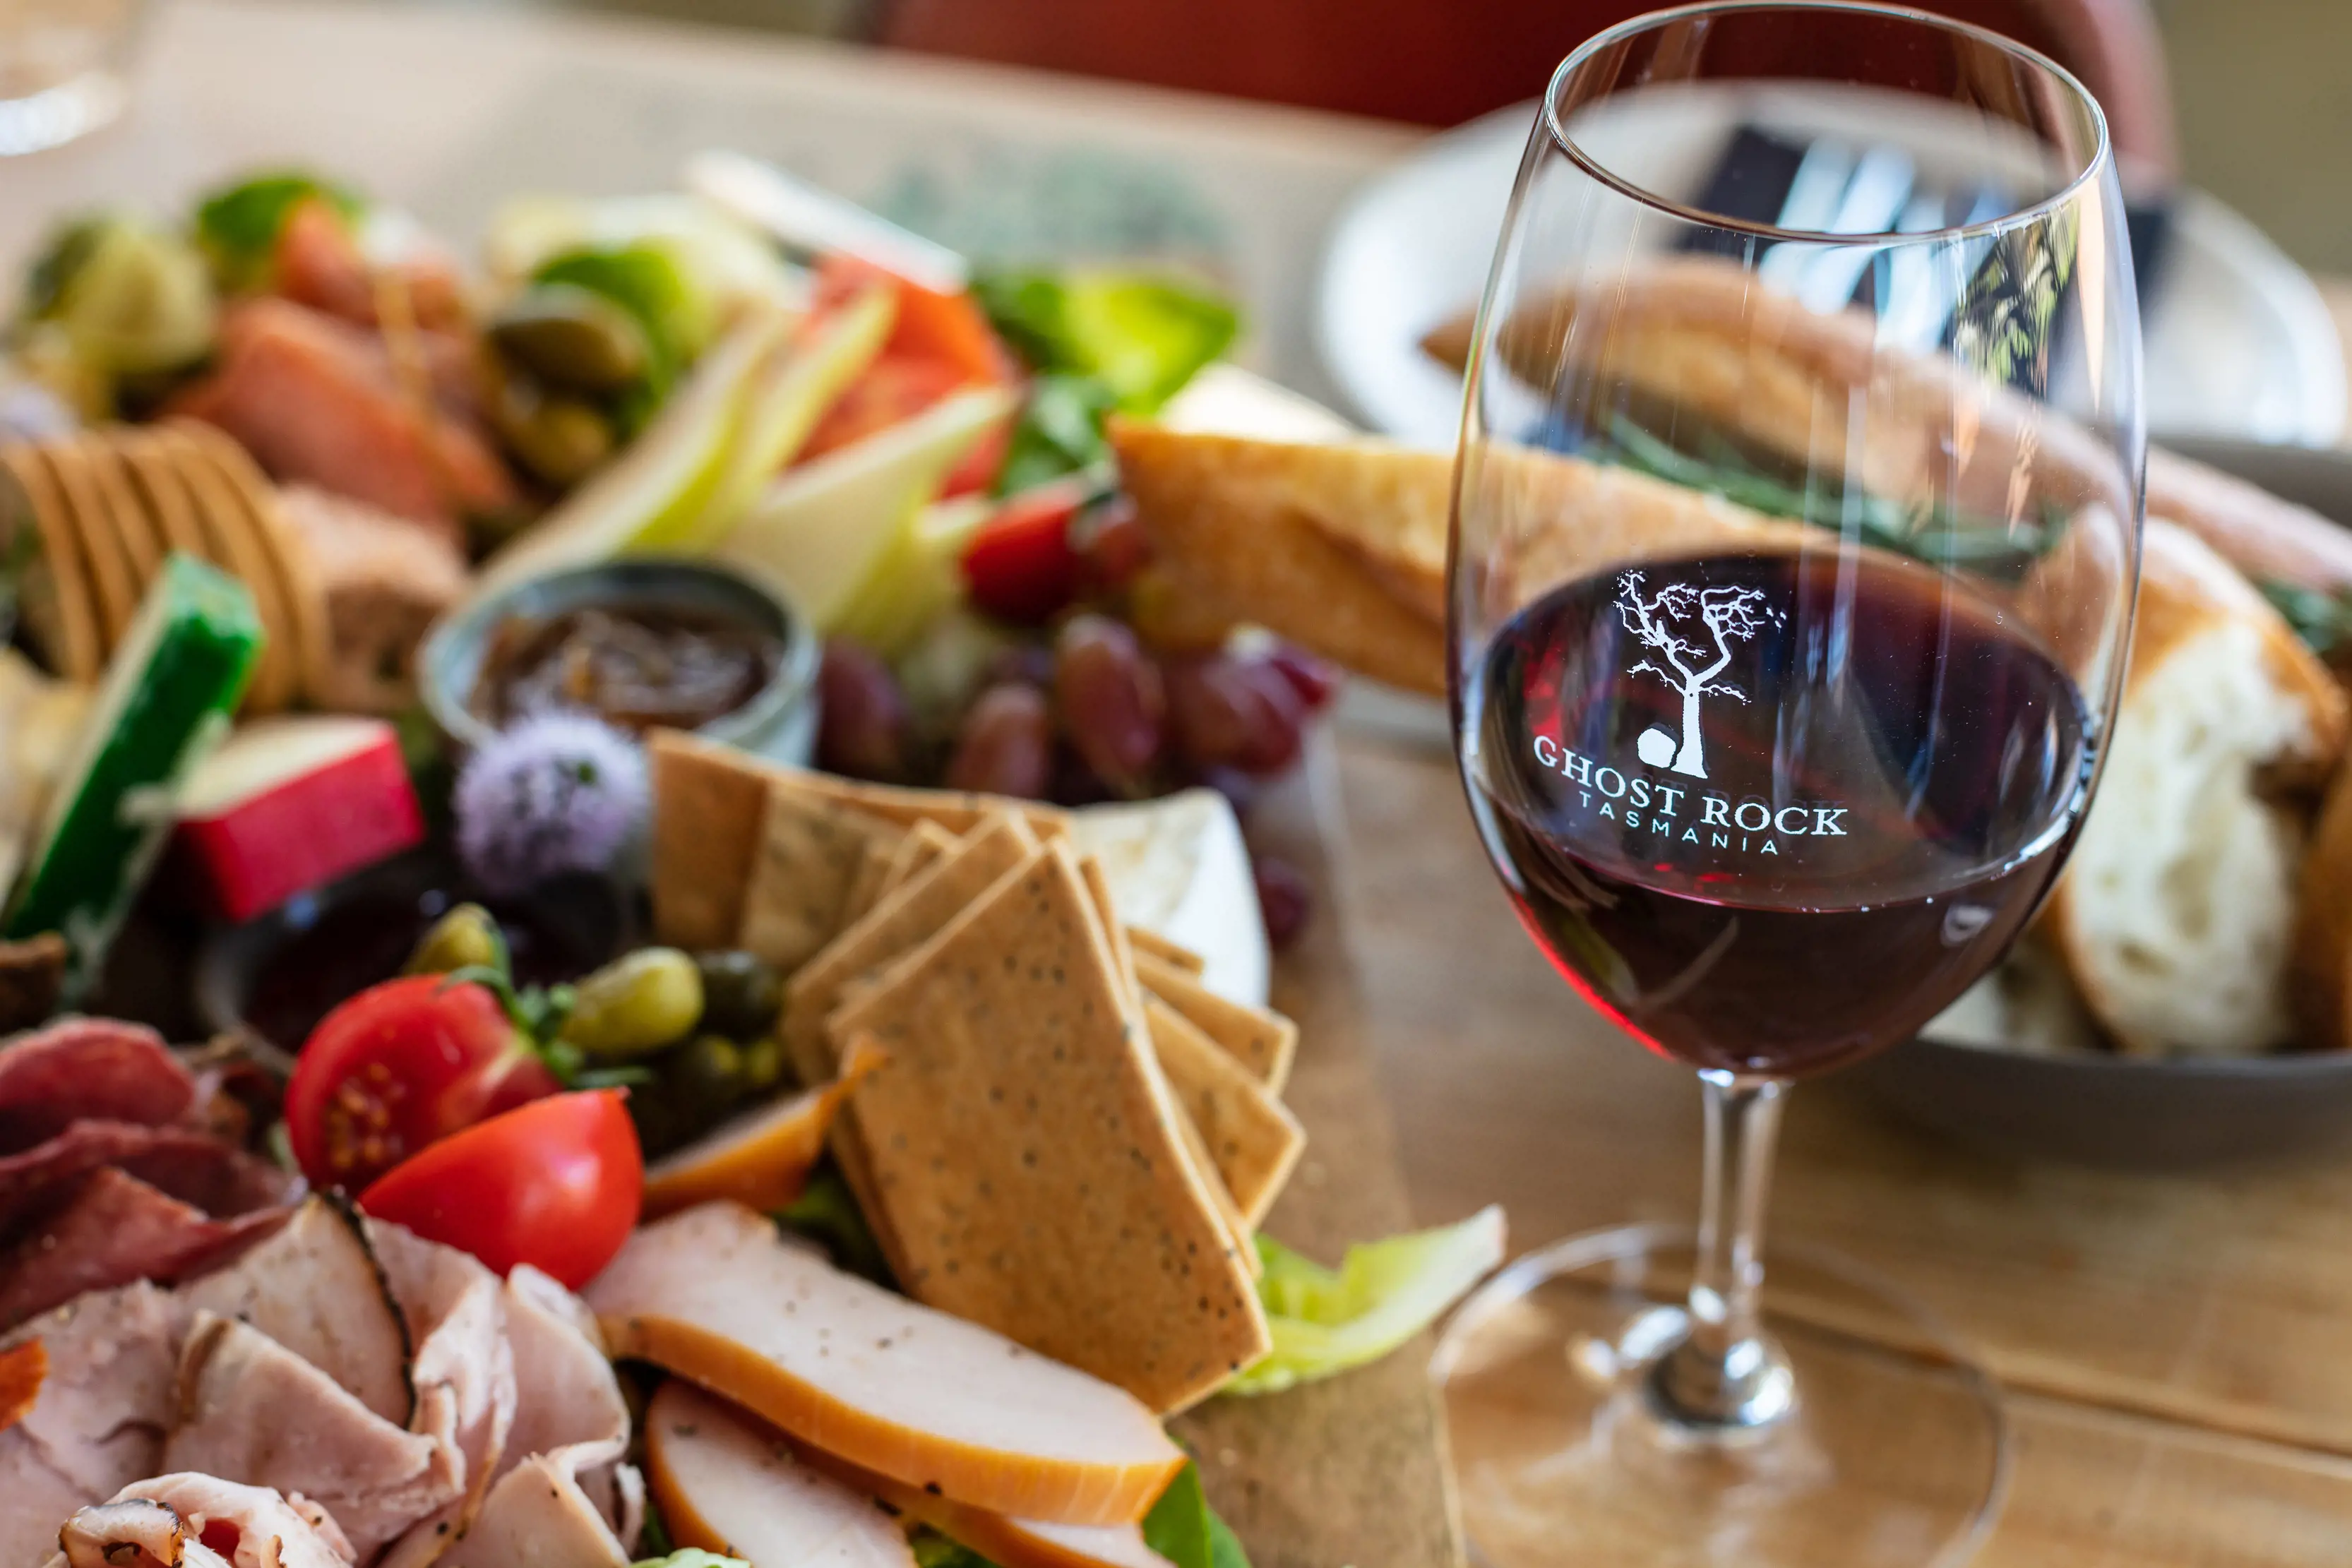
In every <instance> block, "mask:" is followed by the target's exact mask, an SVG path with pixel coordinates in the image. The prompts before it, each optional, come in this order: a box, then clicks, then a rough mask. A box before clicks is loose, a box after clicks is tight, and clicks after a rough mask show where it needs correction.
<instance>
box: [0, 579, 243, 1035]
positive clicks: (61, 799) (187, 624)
mask: <svg viewBox="0 0 2352 1568" xmlns="http://www.w3.org/2000/svg"><path fill="white" fill-rule="evenodd" d="M261 640H262V632H261V618H260V616H259V614H258V613H257V612H256V611H255V609H254V604H253V596H252V595H251V594H250V593H248V592H247V591H246V588H245V585H244V584H243V583H240V582H238V581H237V580H236V579H235V578H232V577H229V576H227V575H226V574H224V573H222V572H220V571H217V570H214V569H213V568H211V567H209V566H206V565H205V564H204V563H203V562H202V561H199V560H196V559H194V558H193V557H190V556H185V555H174V556H173V557H172V558H171V559H168V560H167V561H165V562H164V565H163V570H162V571H160V572H158V573H157V574H156V577H155V580H154V581H153V582H152V584H150V585H149V587H148V590H147V597H146V598H145V599H144V600H143V601H142V602H141V604H140V606H139V613H138V615H137V617H136V618H135V619H134V620H133V621H132V622H131V627H130V630H129V632H127V633H126V634H125V635H124V637H123V639H122V643H121V646H119V647H118V648H116V650H115V652H114V657H113V659H112V660H111V661H110V663H109V664H108V665H107V669H106V677H105V679H104V681H103V682H102V683H101V684H100V686H99V689H98V693H97V695H96V696H95V698H94V699H93V700H92V701H91V704H90V709H89V717H88V718H87V719H85V720H84V721H83V727H82V730H81V733H80V735H79V737H77V738H76V740H75V742H74V747H73V749H72V750H71V751H70V752H69V753H68V756H67V758H66V759H65V762H64V764H63V766H62V767H61V768H59V769H58V780H57V785H56V788H55V790H54V791H53V792H52V794H51V795H50V797H49V800H48V803H47V807H46V808H45V810H43V812H42V815H41V819H40V823H39V826H38V828H37V830H36V831H35V834H34V838H33V851H32V854H31V855H30V857H29V858H28V859H27V861H26V873H25V875H24V878H23V881H22V882H21V883H19V885H18V887H17V889H16V896H15V899H14V901H13V902H12V903H11V904H9V905H8V909H7V914H6V916H5V919H0V937H7V938H11V939H21V938H23V937H26V936H34V935H37V933H40V932H43V931H56V932H59V933H61V934H62V935H63V936H65V938H66V941H67V942H68V945H69V946H71V948H72V950H73V956H72V962H71V967H70V968H69V970H68V977H67V988H68V996H69V997H78V996H79V995H80V994H81V993H82V992H83V991H85V990H87V989H88V988H89V985H90V983H91V982H92V981H93V980H95V979H96V978H97V977H98V972H99V968H100V965H101V964H102V962H103V961H104V959H105V956H106V949H107V945H108V944H109V943H110V942H111V941H112V940H113V938H114V933H115V930H116V929H117V927H119V926H120V925H121V924H122V917H123V915H124V914H125V913H126V912H127V911H128V910H129V908H130V907H131V900H132V899H133V898H134V897H136V896H137V894H138V892H139V888H140V884H141V883H142V882H143V881H144V880H145V879H146V876H147V873H148V871H149V870H150V869H151V868H152V866H153V864H154V862H155V856H156V854H157V852H159V851H160V850H161V849H162V848H163V840H164V837H165V835H166V834H167V833H169V832H170V831H171V828H172V797H173V791H174V790H175V789H177V787H178V785H179V782H180V780H181V779H183V778H184V776H185V775H186V773H187V771H188V769H189V768H193V767H194V765H195V764H196V763H197V762H198V761H199V760H200V759H201V758H203V757H204V755H205V753H206V752H208V751H210V750H211V749H212V748H213V747H215V746H217V745H218V744H220V741H221V738H222V737H224V736H226V734H227V733H228V727H229V716H230V714H232V713H233V712H235V711H236V705H237V702H238V700H239V699H240V698H242V697H243V696H244V695H245V685H246V682H247V679H248V678H249V677H250V676H251V675H252V674H253V667H254V664H255V662H256V660H257V658H258V657H259V654H260V652H261Z"/></svg>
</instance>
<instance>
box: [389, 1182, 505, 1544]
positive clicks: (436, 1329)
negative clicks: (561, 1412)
mask: <svg viewBox="0 0 2352 1568" xmlns="http://www.w3.org/2000/svg"><path fill="white" fill-rule="evenodd" d="M366 1223H367V1233H368V1238H369V1242H370V1245H371V1246H373V1248H374V1249H375V1254H376V1258H377V1260H378V1261H380V1262H381V1263H382V1264H383V1270H384V1278H385V1280H386V1281H389V1283H390V1284H391V1287H392V1293H393V1299H394V1301H397V1302H398V1303H399V1304H400V1308H401V1311H402V1313H403V1314H404V1317H405V1318H406V1319H407V1322H408V1332H409V1334H410V1337H411V1338H412V1339H413V1340H414V1342H415V1345H416V1359H415V1364H414V1366H413V1367H412V1368H411V1371H410V1376H411V1378H412V1380H413V1381H414V1383H415V1389H416V1411H415V1416H414V1417H413V1418H412V1419H411V1421H410V1423H409V1426H410V1429H411V1430H413V1431H415V1432H417V1433H420V1434H422V1435H424V1436H425V1437H430V1438H431V1439H432V1440H433V1441H434V1442H435V1443H436V1444H439V1445H441V1446H443V1447H445V1448H451V1449H454V1450H455V1451H456V1452H457V1455H458V1456H459V1459H460V1464H461V1467H462V1469H461V1473H462V1475H463V1477H464V1479H465V1485H464V1486H463V1487H462V1488H461V1489H460V1490H459V1491H458V1493H457V1495H456V1496H454V1497H452V1498H450V1499H448V1500H446V1501H445V1502H444V1503H443V1504H442V1505H441V1506H440V1507H438V1508H436V1510H435V1511H433V1512H432V1513H431V1514H429V1515H427V1516H426V1517H425V1518H424V1519H423V1520H420V1521H417V1522H416V1523H415V1525H413V1526H411V1527H410V1529H409V1530H408V1531H406V1532H405V1533H404V1536H403V1537H402V1539H401V1540H400V1541H398V1542H395V1543H394V1546H393V1549H392V1551H391V1552H387V1553H386V1554H385V1557H384V1560H383V1564H382V1568H427V1565H428V1564H430V1563H433V1562H435V1561H436V1559H438V1558H439V1557H440V1556H441V1554H442V1553H443V1552H446V1550H447V1549H448V1546H449V1543H450V1542H453V1541H455V1540H457V1538H458V1537H460V1536H462V1535H464V1534H465V1533H466V1531H467V1529H468V1528H469V1527H470V1526H471V1525H472V1523H473V1521H474V1517H475V1514H476V1513H477V1511H478V1510H479V1509H480V1507H481V1505H482V1500H483V1498H484V1497H485V1495H487V1494H488V1491H489V1490H490V1482H491V1479H492V1478H493V1477H494V1476H496V1475H497V1473H498V1468H499V1460H500V1459H501V1458H504V1457H505V1454H506V1451H507V1437H508V1433H509V1430H510V1429H511V1428H512V1427H513V1425H514V1420H515V1408H516V1382H515V1357H514V1350H513V1347H512V1346H511V1345H510V1344H509V1343H508V1338H507V1320H506V1291H505V1286H504V1284H503V1283H502V1282H501V1281H499V1278H498V1276H497V1275H495V1274H493V1273H491V1272H490V1271H489V1270H488V1269H486V1268H484V1267H483V1266H482V1265H481V1263H480V1262H479V1261H478V1260H475V1259H474V1258H473V1257H471V1256H469V1255H468V1254H467V1253H464V1252H461V1251H459V1250H457V1249H456V1248H454V1247H444V1246H442V1245H441V1244H440V1243H439V1242H436V1241H427V1240H425V1239H423V1238H421V1237H419V1236H416V1235H415V1234H414V1233H412V1232H410V1231H408V1230H405V1229H404V1228H401V1227H399V1226H397V1225H386V1224H383V1223H382V1222H380V1221H374V1220H370V1221H368V1222H366Z"/></svg>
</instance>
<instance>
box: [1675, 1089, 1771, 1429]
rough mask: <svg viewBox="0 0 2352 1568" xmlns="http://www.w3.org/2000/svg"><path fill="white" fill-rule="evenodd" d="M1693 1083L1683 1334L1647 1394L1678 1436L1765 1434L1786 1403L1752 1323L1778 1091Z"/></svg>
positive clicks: (1767, 1343) (1767, 1347) (1766, 1344)
mask: <svg viewBox="0 0 2352 1568" xmlns="http://www.w3.org/2000/svg"><path fill="white" fill-rule="evenodd" d="M1698 1076H1699V1082H1700V1084H1701V1085H1702V1086H1703V1088H1704V1089H1705V1091H1706V1177H1705V1181H1706V1187H1705V1192H1704V1194H1703V1196H1702V1198H1701V1202H1700V1207H1699V1222H1698V1260H1697V1268H1696V1270H1695V1271H1694V1272H1693V1274H1692V1276H1691V1289H1690V1304H1689V1308H1688V1311H1689V1318H1690V1327H1689V1332H1688V1334H1687V1336H1686V1337H1685V1338H1684V1340H1683V1341H1682V1342H1681V1343H1679V1344H1677V1345H1676V1346H1675V1348H1674V1349H1673V1350H1671V1351H1669V1352H1668V1353H1667V1354H1665V1355H1664V1357H1662V1358H1661V1359H1660V1360H1659V1362H1658V1364H1657V1367H1656V1370H1655V1373H1654V1377H1653V1393H1654V1395H1655V1396H1656V1397H1657V1399H1658V1401H1659V1403H1660V1405H1661V1406H1662V1412H1661V1413H1662V1414H1663V1415H1664V1416H1666V1417H1667V1418H1668V1419H1669V1420H1671V1421H1673V1422H1675V1424H1676V1425H1678V1426H1682V1427H1688V1428H1696V1429H1699V1430H1702V1431H1704V1430H1715V1431H1738V1430H1745V1429H1751V1428H1755V1427H1765V1426H1769V1425H1770V1424H1771V1423H1772V1422H1774V1421H1776V1420H1778V1419H1780V1417H1781V1416H1785V1415H1787V1414H1788V1413H1789V1411H1790V1409H1792V1408H1794V1406H1795V1403H1796V1394H1795V1387H1794V1385H1793V1384H1792V1383H1791V1381H1790V1375H1789V1368H1788V1363H1787V1360H1786V1358H1785V1357H1784V1356H1783V1355H1782V1354H1781V1353H1780V1348H1779V1347H1778V1346H1777V1345H1775V1344H1773V1343H1772V1342H1771V1340H1770V1339H1769V1337H1768V1336H1767V1335H1766V1334H1765V1333H1764V1332H1763V1330H1762V1327H1761V1326H1760V1323H1759V1319H1758V1315H1757V1296H1758V1293H1759V1291H1760V1290H1761V1289H1762V1287H1763V1283H1764V1258H1763V1249H1764V1208H1765V1205H1766V1203H1767V1202H1768V1201H1769V1197H1770V1196H1771V1189H1772V1155H1773V1151H1774V1148H1775V1147H1776V1145H1777V1144H1778V1142H1779V1138H1780V1096H1781V1092H1782V1091H1783V1090H1785V1089H1786V1088H1787V1087H1788V1085H1787V1083H1786V1082H1783V1081H1782V1080H1780V1079H1777V1078H1749V1077H1743V1076H1741V1075H1739V1074H1738V1073H1732V1072H1722V1071H1710V1072H1702V1073H1700V1074H1699V1075H1698Z"/></svg>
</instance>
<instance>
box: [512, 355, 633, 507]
mask: <svg viewBox="0 0 2352 1568" xmlns="http://www.w3.org/2000/svg"><path fill="white" fill-rule="evenodd" d="M489 413H490V424H491V427H492V428H493V429H495V430H496V431H497V432H498V434H499V442H500V443H501V444H504V445H505V447H506V449H507V450H508V451H509V453H512V454H513V455H514V456H515V458H516V460H517V461H519V462H520V463H521V464H522V465H523V466H524V467H526V468H528V469H530V471H531V472H532V473H533V474H535V475H537V476H539V477H540V478H541V479H543V480H545V481H546V482H547V483H548V484H550V485H553V486H557V487H558V488H569V487H570V486H573V485H576V484H578V483H579V482H580V481H581V480H583V479H584V478H586V477H587V476H589V474H591V473H592V472H593V471H594V469H595V467H596V465H598V464H600V463H602V462H604V459H605V458H607V457H609V456H611V455H612V454H613V447H614V443H615V441H616V440H617V437H616V435H615V434H614V429H613V422H612V421H611V420H609V419H607V418H606V417H605V416H604V413H603V412H602V411H601V410H599V409H597V408H596V407H595V406H593V404H590V403H587V402H582V401H581V400H580V399H578V398H576V397H565V396H561V395H558V394H553V393H550V392H545V391H542V390H541V388H540V387H538V386H537V385H536V384H534V383H533V382H530V380H529V379H528V378H526V377H523V376H519V375H508V376H503V377H500V378H499V379H498V381H497V382H496V383H495V384H494V385H493V386H492V387H491V388H490V398H489Z"/></svg>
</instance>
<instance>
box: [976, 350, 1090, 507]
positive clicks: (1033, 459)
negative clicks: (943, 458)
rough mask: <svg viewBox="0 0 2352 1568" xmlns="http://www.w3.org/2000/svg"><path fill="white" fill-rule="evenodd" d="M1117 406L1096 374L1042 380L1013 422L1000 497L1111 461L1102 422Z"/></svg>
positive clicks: (1001, 474)
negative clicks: (1019, 415) (1011, 437)
mask: <svg viewBox="0 0 2352 1568" xmlns="http://www.w3.org/2000/svg"><path fill="white" fill-rule="evenodd" d="M1117 406H1118V398H1117V396H1116V395H1115V394H1114V393H1113V392H1111V390H1110V388H1108V387H1107V386H1105V385H1104V384H1103V383H1102V382H1099V381H1097V380H1096V379H1095V378H1094V377H1092V376H1077V375H1043V376H1039V377H1038V378H1037V380H1036V382H1034V384H1033V385H1032V386H1031V387H1030V389H1029V401H1028V402H1025V403H1024V404H1022V406H1021V417H1020V418H1019V419H1017V420H1015V421H1014V422H1013V439H1012V441H1011V443H1010V444H1008V446H1007V447H1006V450H1005V454H1004V465H1003V467H1002V468H1000V469H998V470H997V474H996V493H997V494H998V495H1000V496H1011V495H1014V494H1017V493H1018V492H1020V491H1023V490H1026V489H1029V488H1030V487H1032V486H1037V485H1043V484H1044V483H1045V482H1046V481H1047V480H1049V479H1058V478H1060V477H1061V476H1063V475H1065V474H1076V473H1080V472H1083V471H1084V470H1086V469H1089V468H1093V467H1096V466H1097V465H1103V464H1107V463H1108V462H1109V460H1110V443H1109V442H1108V441H1107V440H1106V439H1104V436H1103V421H1104V420H1106V419H1107V418H1108V417H1109V415H1110V413H1111V411H1112V410H1113V409H1114V408H1116V407H1117Z"/></svg>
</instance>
